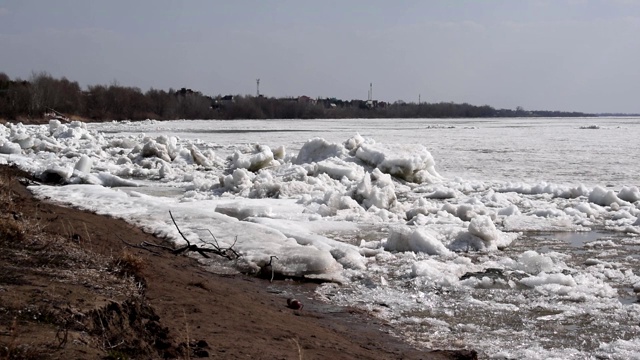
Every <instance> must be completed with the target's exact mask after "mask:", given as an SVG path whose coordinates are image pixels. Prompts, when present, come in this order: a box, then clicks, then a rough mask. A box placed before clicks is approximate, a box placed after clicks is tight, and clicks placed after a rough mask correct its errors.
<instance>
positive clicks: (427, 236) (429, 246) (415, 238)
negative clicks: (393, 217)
mask: <svg viewBox="0 0 640 360" xmlns="http://www.w3.org/2000/svg"><path fill="white" fill-rule="evenodd" d="M384 249H385V250H387V251H414V252H422V253H426V254H429V255H450V254H451V251H449V249H447V248H446V246H444V244H443V243H442V242H441V241H439V240H438V239H436V237H435V235H434V234H433V233H431V232H429V231H428V230H426V229H423V228H418V229H412V228H410V227H409V226H396V227H392V228H391V229H390V230H389V238H388V239H387V241H386V243H385V244H384Z"/></svg>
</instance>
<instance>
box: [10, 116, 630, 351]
mask: <svg viewBox="0 0 640 360" xmlns="http://www.w3.org/2000/svg"><path fill="white" fill-rule="evenodd" d="M637 139H640V119H638V118H588V119H559V118H549V119H480V120H476V119H454V120H449V119H366V120H365V119H340V120H304V121H302V120H263V121H253V120H251V121H250V120H244V121H179V120H176V121H163V122H159V121H143V122H135V123H134V122H112V123H101V124H88V125H85V124H80V123H72V124H59V123H55V122H54V123H51V124H50V125H49V126H22V125H10V126H7V127H0V153H2V155H0V161H3V162H7V163H15V164H17V165H19V166H20V167H22V168H24V169H25V170H28V171H30V172H32V173H34V174H35V175H37V176H43V177H45V176H50V175H51V174H56V176H58V177H60V178H62V179H63V181H64V182H65V184H66V185H65V186H34V187H32V188H31V190H32V191H34V192H35V193H36V194H37V195H38V196H42V197H45V196H46V197H49V198H51V199H53V200H54V201H59V202H61V203H64V204H68V205H73V206H79V207H82V208H86V209H89V210H92V211H96V212H98V213H102V214H109V215H112V216H118V217H122V218H124V219H126V220H127V221H129V222H131V223H132V224H135V225H137V226H141V227H143V228H145V229H146V230H148V231H151V232H153V233H155V234H157V235H158V236H162V237H167V238H169V239H172V240H174V241H176V242H181V241H182V240H181V239H180V236H179V234H178V233H177V232H176V230H175V228H174V227H173V224H172V222H171V220H170V218H169V216H168V211H169V210H171V211H172V213H173V214H174V215H175V216H176V219H177V221H178V222H179V223H180V224H181V229H182V230H183V232H184V233H185V234H186V236H187V237H189V238H190V239H191V240H192V241H194V242H198V241H199V239H207V240H208V239H209V237H210V235H209V233H208V231H211V232H212V233H214V234H215V235H216V238H217V239H218V241H220V243H221V245H222V246H230V245H231V244H233V242H234V241H235V239H236V237H237V242H236V243H235V245H234V249H236V250H237V251H239V252H240V253H241V254H242V257H241V258H240V259H239V260H238V261H236V262H234V263H229V262H226V261H219V260H210V261H205V260H201V262H202V264H203V265H204V266H208V267H210V268H211V269H212V270H214V271H242V272H249V273H251V272H257V271H259V270H260V269H261V267H263V266H264V265H265V264H266V262H267V261H268V260H269V258H270V256H272V255H275V256H277V257H278V260H277V261H276V262H275V264H274V270H275V271H276V272H278V273H281V274H283V275H286V276H294V277H307V278H318V279H323V280H327V281H328V282H326V283H325V284H323V285H321V286H320V287H319V288H318V290H317V291H316V293H315V294H314V295H315V296H316V297H317V298H319V299H321V300H323V301H327V302H330V303H332V304H336V305H350V306H356V307H359V308H361V309H363V310H365V311H367V312H369V313H370V314H371V315H372V316H377V317H380V318H383V319H385V320H387V321H388V322H389V324H390V325H391V326H392V329H393V330H392V331H393V333H394V334H396V335H397V336H400V337H403V338H405V339H406V340H407V341H409V342H411V343H414V344H416V345H418V346H426V347H432V348H442V347H451V346H454V347H468V348H473V349H477V350H478V351H479V352H480V354H481V357H482V358H495V359H551V358H556V359H585V358H587V359H588V358H593V359H596V358H599V359H600V358H603V359H609V358H610V359H633V358H638V355H637V354H638V353H640V325H639V324H640V304H639V303H638V301H637V294H638V293H640V276H639V275H640V274H639V272H640V270H639V269H640V256H639V254H640V252H639V251H640V236H639V234H640V220H639V218H640V190H639V189H638V187H639V186H640V160H639V159H640V146H638V145H637ZM207 230H208V231H207Z"/></svg>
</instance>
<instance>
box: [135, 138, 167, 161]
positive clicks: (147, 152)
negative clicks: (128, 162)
mask: <svg viewBox="0 0 640 360" xmlns="http://www.w3.org/2000/svg"><path fill="white" fill-rule="evenodd" d="M141 155H142V156H143V157H154V156H155V157H157V158H160V159H162V160H164V161H166V162H171V157H170V156H169V150H168V149H167V146H166V145H164V144H161V143H158V142H157V141H155V140H153V139H148V141H147V142H146V143H145V144H144V146H143V147H142V152H141Z"/></svg>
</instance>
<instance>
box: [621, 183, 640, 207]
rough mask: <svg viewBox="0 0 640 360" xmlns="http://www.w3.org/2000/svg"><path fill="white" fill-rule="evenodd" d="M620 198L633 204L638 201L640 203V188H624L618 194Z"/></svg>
mask: <svg viewBox="0 0 640 360" xmlns="http://www.w3.org/2000/svg"><path fill="white" fill-rule="evenodd" d="M618 197H619V198H620V199H621V200H624V201H628V202H632V203H633V202H636V201H640V190H638V188H637V187H635V186H632V187H627V186H623V187H622V189H620V192H618Z"/></svg>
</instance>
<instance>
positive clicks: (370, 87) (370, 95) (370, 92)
mask: <svg viewBox="0 0 640 360" xmlns="http://www.w3.org/2000/svg"><path fill="white" fill-rule="evenodd" d="M367 100H369V101H372V100H373V83H369V99H367Z"/></svg>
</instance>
